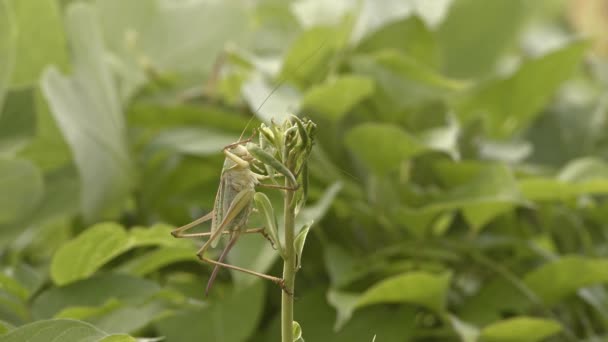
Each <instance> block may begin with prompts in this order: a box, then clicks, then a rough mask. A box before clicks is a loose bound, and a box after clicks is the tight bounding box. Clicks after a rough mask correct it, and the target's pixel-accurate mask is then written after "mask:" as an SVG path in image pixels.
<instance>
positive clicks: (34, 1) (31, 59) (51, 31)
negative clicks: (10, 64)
mask: <svg viewBox="0 0 608 342" xmlns="http://www.w3.org/2000/svg"><path fill="white" fill-rule="evenodd" d="M8 2H9V4H10V5H11V7H12V9H13V13H14V18H15V23H16V26H17V29H18V32H19V33H18V39H17V46H16V59H15V69H14V70H13V77H12V82H11V85H12V86H13V87H24V86H28V85H31V84H34V83H36V82H37V81H38V78H39V77H40V74H41V73H42V70H43V69H44V68H45V67H46V66H48V65H51V64H53V65H56V66H59V67H61V68H64V67H66V66H67V64H68V53H67V46H66V41H65V36H64V33H63V32H64V31H63V23H62V20H61V14H60V11H59V5H58V3H57V1H54V0H8ZM0 31H1V30H0ZM33 46H35V48H32V47H33ZM41 51H44V53H40V52H41Z"/></svg>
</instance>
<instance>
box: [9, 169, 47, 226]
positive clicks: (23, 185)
mask: <svg viewBox="0 0 608 342" xmlns="http://www.w3.org/2000/svg"><path fill="white" fill-rule="evenodd" d="M43 188H44V184H43V180H42V175H41V174H40V171H39V170H38V168H37V167H36V166H35V165H33V164H32V163H30V162H29V161H26V160H20V159H12V160H2V159H0V193H2V197H0V223H9V222H12V221H15V220H17V219H20V218H23V216H24V215H27V214H28V213H30V211H31V210H32V209H33V208H35V206H36V205H37V204H38V201H40V199H41V198H42V194H43Z"/></svg>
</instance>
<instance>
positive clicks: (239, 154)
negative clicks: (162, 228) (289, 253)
mask: <svg viewBox="0 0 608 342" xmlns="http://www.w3.org/2000/svg"><path fill="white" fill-rule="evenodd" d="M247 147H250V148H251V149H255V150H256V151H257V152H258V153H262V154H265V152H264V151H260V149H259V147H258V146H257V145H255V144H253V143H251V138H250V139H246V140H243V141H239V142H236V143H233V144H230V145H228V146H226V147H224V149H223V152H224V154H225V156H226V159H225V161H224V165H223V167H222V173H221V177H220V185H219V188H218V191H217V194H216V196H215V202H214V207H213V210H212V211H211V212H210V213H209V214H207V215H205V216H203V217H201V218H199V219H197V220H195V221H193V222H191V223H188V224H187V225H184V226H182V227H179V228H176V229H174V230H173V231H172V232H171V234H172V235H173V236H175V237H178V238H182V237H209V239H208V240H207V241H206V242H205V243H204V244H203V246H202V247H201V248H200V249H199V250H198V252H197V253H196V254H197V256H198V257H199V258H200V259H201V260H202V261H204V262H208V263H211V264H213V265H215V267H214V269H213V272H212V273H211V276H210V278H209V282H208V283H207V289H206V291H205V294H208V292H209V289H210V288H211V285H212V284H213V281H214V279H215V277H216V275H217V272H218V270H219V267H226V268H230V269H234V270H237V271H241V272H245V273H248V274H251V275H255V276H258V277H261V278H264V279H268V280H271V281H272V282H274V283H276V284H278V285H279V286H281V288H283V289H284V290H285V287H284V282H283V279H281V278H277V277H273V276H270V275H266V274H262V273H259V272H255V271H252V270H248V269H244V268H241V267H238V266H234V265H229V264H226V263H224V262H223V261H224V258H225V257H226V255H227V254H228V252H229V251H230V249H231V248H232V247H233V246H234V244H235V243H236V241H237V240H238V238H239V237H240V236H241V235H242V234H248V233H261V234H262V235H264V237H266V238H267V239H270V238H269V236H268V235H267V234H266V233H265V230H264V228H253V229H247V227H246V226H247V220H248V218H249V216H250V214H251V212H252V210H253V207H254V200H253V199H254V195H255V193H256V191H255V187H256V186H258V185H260V186H267V187H272V188H280V189H285V190H290V191H293V190H295V189H293V188H285V187H282V186H278V185H272V184H262V183H260V181H261V180H264V179H267V178H269V176H268V175H262V174H259V173H256V172H254V171H252V164H253V163H254V162H256V161H257V159H255V158H254V157H253V156H252V155H251V153H250V152H249V150H248V148H247ZM265 155H266V156H268V155H267V154H265ZM270 158H272V157H270ZM275 166H276V165H275ZM285 170H286V169H285V168H282V169H281V170H280V171H279V172H282V173H284V172H289V171H285ZM272 176H275V175H272ZM287 176H288V177H294V176H293V175H291V174H289V173H288V174H287ZM209 220H211V230H210V232H208V233H184V232H185V231H187V230H189V229H191V228H193V227H195V226H197V225H199V224H201V223H203V222H206V221H209ZM222 234H228V235H230V239H229V241H228V243H227V244H226V246H225V248H224V250H223V251H222V253H221V254H220V257H219V259H218V260H217V261H215V260H212V259H209V258H207V257H205V255H204V254H205V252H206V250H207V249H208V248H209V247H216V246H217V244H218V242H219V237H220V236H221V235H222ZM271 243H273V244H274V243H278V241H273V240H271Z"/></svg>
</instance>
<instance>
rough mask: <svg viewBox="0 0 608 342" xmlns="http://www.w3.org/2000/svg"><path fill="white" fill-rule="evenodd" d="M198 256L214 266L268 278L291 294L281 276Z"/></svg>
mask: <svg viewBox="0 0 608 342" xmlns="http://www.w3.org/2000/svg"><path fill="white" fill-rule="evenodd" d="M197 255H198V254H197ZM198 257H199V259H200V260H201V261H204V262H208V263H210V264H213V265H216V266H220V267H226V268H229V269H232V270H236V271H240V272H243V273H247V274H250V275H253V276H257V277H260V278H262V279H266V280H270V281H272V282H273V283H275V284H277V285H279V286H280V287H281V289H283V291H285V292H286V293H288V294H290V295H291V293H290V292H289V290H287V287H286V286H285V280H283V278H278V277H273V276H271V275H268V274H264V273H260V272H256V271H252V270H248V269H246V268H242V267H238V266H234V265H230V264H226V263H223V262H219V261H215V260H212V259H209V258H205V257H204V256H202V255H198Z"/></svg>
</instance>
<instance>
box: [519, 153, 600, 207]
mask: <svg viewBox="0 0 608 342" xmlns="http://www.w3.org/2000/svg"><path fill="white" fill-rule="evenodd" d="M519 186H520V187H521V189H522V193H523V194H524V196H525V197H526V198H528V199H530V200H535V201H543V200H544V201H546V200H562V201H565V200H568V199H571V198H573V197H576V196H580V195H585V194H589V195H592V194H605V193H608V164H606V163H605V162H604V161H602V160H599V159H596V158H579V159H575V160H572V161H571V162H569V163H568V164H567V165H566V166H564V167H563V168H562V170H561V171H560V172H559V174H558V175H557V176H556V177H555V178H545V177H529V178H524V179H522V180H520V181H519Z"/></svg>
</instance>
